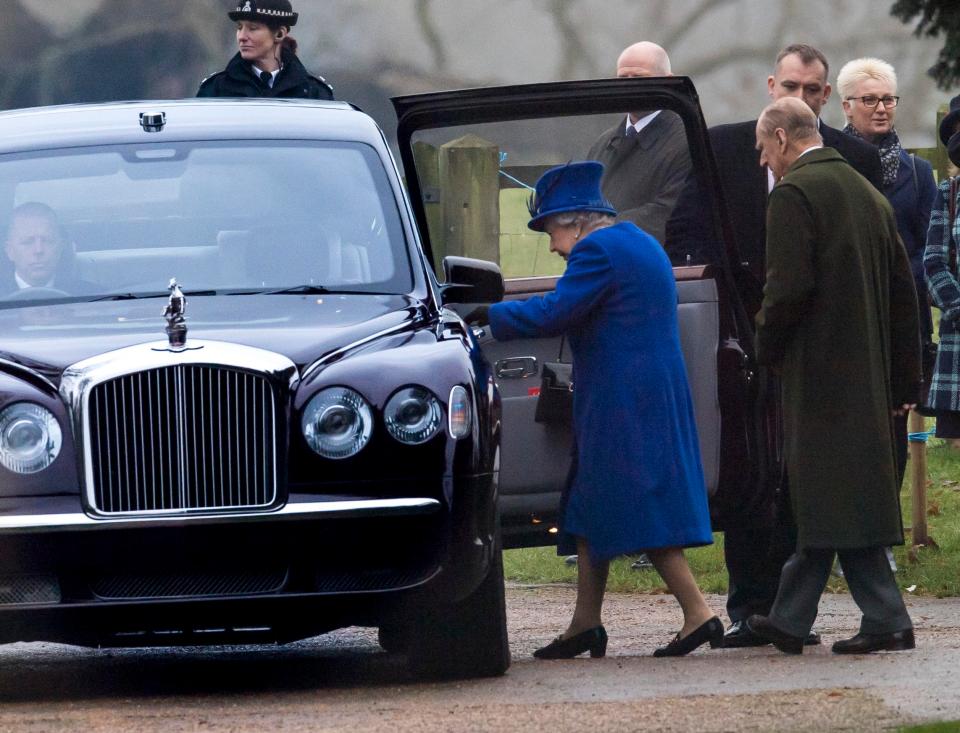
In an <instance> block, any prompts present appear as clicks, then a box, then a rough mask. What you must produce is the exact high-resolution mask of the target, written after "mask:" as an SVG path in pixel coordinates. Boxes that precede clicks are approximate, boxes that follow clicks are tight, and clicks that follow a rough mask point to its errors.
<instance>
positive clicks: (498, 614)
mask: <svg viewBox="0 0 960 733" xmlns="http://www.w3.org/2000/svg"><path fill="white" fill-rule="evenodd" d="M494 557H495V559H494V560H493V562H491V563H490V570H489V571H488V572H487V575H486V577H485V578H484V579H483V580H482V581H481V583H480V585H479V586H477V589H476V590H475V591H473V593H471V594H470V595H469V596H467V597H466V598H464V599H463V600H462V601H459V602H458V603H454V604H449V605H444V606H441V607H434V608H430V609H427V610H425V611H424V613H423V614H422V615H421V616H420V618H418V619H417V620H416V621H415V622H413V623H412V624H410V625H409V626H407V627H406V628H405V629H404V630H403V631H402V632H401V630H400V629H398V628H396V627H384V628H381V630H380V640H381V644H382V645H383V647H384V648H385V649H387V651H397V652H405V653H406V654H407V660H408V664H409V665H410V669H411V670H412V671H413V672H414V673H415V674H416V675H417V676H420V677H427V678H432V679H437V678H439V679H455V678H464V677H495V676H498V675H501V674H503V673H504V672H506V670H507V667H509V666H510V645H509V643H508V640H507V609H506V599H505V598H504V590H503V553H502V552H501V551H500V550H499V549H498V550H497V552H496V553H495V555H494ZM404 632H405V633H404Z"/></svg>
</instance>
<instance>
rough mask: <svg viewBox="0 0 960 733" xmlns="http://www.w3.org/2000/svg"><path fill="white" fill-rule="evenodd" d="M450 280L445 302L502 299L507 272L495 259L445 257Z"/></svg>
mask: <svg viewBox="0 0 960 733" xmlns="http://www.w3.org/2000/svg"><path fill="white" fill-rule="evenodd" d="M443 272H444V274H445V275H446V281H447V282H446V283H445V284H444V285H443V289H442V300H443V304H444V305H450V304H451V303H499V302H500V301H501V300H503V292H504V288H503V275H502V274H500V268H499V267H498V266H497V265H495V264H494V263H493V262H487V261H486V260H474V259H472V258H470V257H452V256H451V257H444V258H443Z"/></svg>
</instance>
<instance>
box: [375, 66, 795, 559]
mask: <svg viewBox="0 0 960 733" xmlns="http://www.w3.org/2000/svg"><path fill="white" fill-rule="evenodd" d="M393 103H394V107H395V108H396V111H397V115H398V118H399V127H398V143H399V147H400V155H401V159H402V163H403V167H404V172H405V176H406V180H407V185H408V190H409V193H410V198H411V204H412V206H413V209H414V212H415V215H416V218H417V220H418V223H419V227H420V231H421V234H422V236H423V238H424V249H425V251H426V252H427V253H428V254H429V256H431V257H432V259H433V263H434V267H435V271H436V272H437V274H438V278H440V279H442V278H443V268H442V262H443V259H444V257H447V256H451V255H456V256H468V257H475V258H480V259H486V260H490V261H492V262H495V263H497V264H498V265H499V266H500V268H501V270H502V272H503V275H504V279H505V282H506V298H508V299H521V298H528V297H531V296H534V295H542V294H545V293H548V292H550V291H552V290H553V289H554V287H555V285H556V281H557V279H558V277H559V276H560V275H561V274H562V272H563V268H564V266H565V263H564V261H563V260H562V259H561V258H559V257H558V256H556V255H554V254H552V253H551V252H550V251H549V238H548V237H547V236H546V235H544V234H537V233H535V232H532V231H530V230H528V229H527V227H526V223H527V220H528V219H529V215H528V211H527V201H528V198H529V196H530V193H531V188H532V186H533V185H534V183H535V182H536V180H537V179H538V178H539V176H540V175H541V174H542V173H543V172H544V171H545V170H547V169H548V168H550V167H552V166H555V165H562V164H564V163H567V162H569V161H573V160H587V159H590V158H596V159H599V160H601V161H602V162H605V164H606V165H607V174H606V175H607V176H610V178H609V179H606V178H605V180H604V191H605V194H606V195H607V197H608V198H610V199H611V200H613V202H614V205H615V206H617V208H618V210H619V211H620V212H621V216H622V217H623V218H628V219H631V220H633V221H634V222H635V223H637V225H638V226H640V227H641V228H642V229H645V230H646V231H648V232H650V233H651V234H654V236H656V237H657V238H658V239H659V240H660V241H661V244H662V245H663V246H664V248H665V249H666V251H667V253H668V254H669V255H670V258H671V260H672V261H673V263H674V274H675V277H676V281H677V289H678V293H679V321H680V330H681V341H682V346H683V352H684V357H685V360H686V367H687V373H688V377H689V382H690V388H691V392H692V394H693V401H694V408H695V413H696V420H697V428H698V431H699V439H700V448H701V457H702V460H703V467H704V473H705V476H706V481H707V487H706V488H707V491H708V492H709V495H710V505H711V515H712V517H713V519H714V527H715V529H722V528H723V526H724V524H725V523H726V522H727V521H728V518H729V517H732V516H743V514H745V513H749V511H750V507H751V506H753V505H754V504H755V503H756V502H757V501H758V497H760V496H762V494H763V492H764V491H765V490H766V487H767V486H768V485H769V482H772V481H776V480H777V478H778V475H777V471H778V466H779V460H778V456H777V455H776V445H777V441H776V439H775V435H773V432H774V431H775V426H776V419H775V415H774V411H775V409H776V400H775V399H771V395H770V394H768V392H769V391H770V390H768V389H767V388H766V387H765V384H764V382H765V380H764V379H763V375H762V373H760V374H758V372H757V370H756V368H755V362H754V347H753V324H752V313H753V312H754V311H755V309H756V308H757V307H758V305H759V303H758V302H756V301H757V295H758V292H759V288H758V287H757V284H756V283H755V282H751V280H750V275H749V273H748V272H747V271H746V269H745V268H743V267H742V266H741V265H740V262H739V257H738V256H737V252H736V246H735V244H734V243H733V241H732V238H731V236H730V229H729V226H728V225H727V224H726V216H725V214H724V202H723V201H722V196H721V195H720V193H719V185H718V183H717V175H716V169H715V163H714V161H713V156H712V154H711V153H710V149H709V139H708V136H707V130H706V125H705V123H704V119H703V115H702V112H701V110H700V106H699V102H698V98H697V93H696V90H695V89H694V87H693V83H692V82H691V81H690V80H689V79H687V78H684V77H670V78H660V79H609V80H598V81H578V82H561V83H552V84H537V85H524V86H512V87H501V88H487V89H473V90H465V91H457V92H443V93H435V94H421V95H415V96H406V97H398V98H395V99H394V100H393ZM628 115H629V116H630V117H629V119H630V120H631V122H633V121H636V120H646V122H647V128H646V129H645V131H646V132H648V133H656V134H658V135H660V136H661V137H659V138H650V137H647V138H644V135H643V133H644V131H641V134H640V135H639V136H637V137H636V138H630V137H627V136H626V135H625V134H620V133H621V132H623V131H624V130H625V129H626V120H627V119H628ZM664 135H667V136H668V137H663V136H664ZM627 145H638V146H646V147H645V148H644V149H643V150H639V149H638V150H636V151H632V152H636V156H635V157H636V159H637V160H639V161H643V160H646V161H648V162H649V161H650V160H651V158H650V157H649V156H650V155H657V154H658V153H659V152H660V151H663V150H669V151H671V153H670V159H669V160H668V161H665V162H663V161H661V163H662V164H661V163H658V164H657V165H651V164H648V165H643V164H638V165H634V166H633V167H627V166H628V165H632V164H631V163H630V161H626V162H622V163H621V162H619V161H617V160H616V158H615V156H614V154H615V153H618V152H623V151H618V150H616V149H615V148H617V146H627ZM644 156H647V157H644ZM658 160H659V159H658ZM616 166H619V170H618V171H617V175H616V180H614V176H613V170H614V168H615V167H616ZM618 200H619V202H620V203H619V204H618ZM731 203H732V204H733V205H736V202H731ZM477 335H478V338H479V339H480V343H481V345H482V348H483V351H484V353H485V355H486V357H487V359H489V361H490V363H491V364H492V365H493V369H494V374H495V376H496V380H497V384H498V387H499V389H500V392H501V396H502V404H503V430H502V448H501V467H500V513H501V517H502V526H503V536H504V546H505V547H518V546H530V545H544V544H551V543H553V542H554V541H555V535H556V523H557V519H558V506H559V501H560V492H561V490H562V488H563V485H564V483H565V481H566V476H567V472H568V469H569V466H570V456H571V446H572V434H571V430H572V429H571V426H570V424H569V423H564V422H558V423H538V422H536V421H535V420H534V414H535V411H536V404H537V394H538V390H539V387H540V380H541V373H542V368H543V364H544V363H545V362H555V361H570V360H571V355H570V353H569V349H568V348H565V347H564V344H563V343H562V342H561V339H521V340H516V341H510V342H498V341H496V340H494V339H492V337H491V336H490V334H489V329H483V330H482V331H478V332H477ZM611 388H613V386H611ZM636 409H637V410H638V412H642V410H643V406H642V405H637V406H636ZM609 440H611V441H617V440H618V436H617V435H610V436H609ZM621 449H622V450H624V451H629V450H630V449H631V447H630V446H629V445H623V446H621Z"/></svg>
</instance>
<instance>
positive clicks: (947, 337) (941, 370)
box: [923, 179, 960, 411]
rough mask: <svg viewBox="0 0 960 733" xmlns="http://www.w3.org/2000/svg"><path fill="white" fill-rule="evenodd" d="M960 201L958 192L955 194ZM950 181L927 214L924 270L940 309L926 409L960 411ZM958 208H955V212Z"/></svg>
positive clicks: (959, 317) (958, 303) (958, 231)
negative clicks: (951, 257)
mask: <svg viewBox="0 0 960 733" xmlns="http://www.w3.org/2000/svg"><path fill="white" fill-rule="evenodd" d="M958 197H960V191H958ZM949 198H950V180H949V179H948V180H946V181H942V182H941V183H940V186H939V187H938V189H937V196H936V198H935V199H934V201H933V209H932V210H931V212H930V228H929V229H928V230H927V246H926V248H925V249H924V252H923V269H924V275H925V276H926V280H927V289H928V290H929V292H930V296H931V297H932V299H933V304H934V305H935V306H936V307H937V308H939V309H940V344H939V346H938V348H937V361H936V364H935V366H934V370H933V378H932V379H931V380H930V393H929V395H928V396H927V404H926V406H927V407H928V408H930V409H932V410H952V411H957V410H960V283H958V282H957V273H956V272H955V271H951V270H950V252H951V250H952V251H953V252H954V256H956V252H957V239H958V238H960V217H957V216H956V214H955V215H954V220H953V221H948V220H949V219H950V204H949V201H948V199H949ZM957 211H960V207H955V212H957Z"/></svg>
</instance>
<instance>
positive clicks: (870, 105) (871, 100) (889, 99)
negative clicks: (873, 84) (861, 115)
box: [847, 94, 900, 109]
mask: <svg viewBox="0 0 960 733" xmlns="http://www.w3.org/2000/svg"><path fill="white" fill-rule="evenodd" d="M851 99H859V100H860V104H862V105H863V106H864V107H866V108H867V109H876V108H877V105H878V104H880V102H883V106H884V107H886V108H887V109H892V108H894V107H896V106H897V104H898V103H899V102H900V97H895V96H894V95H892V94H888V95H887V96H885V97H878V96H877V95H876V94H864V95H863V96H862V97H847V101H848V102H849V101H850V100H851Z"/></svg>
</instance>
